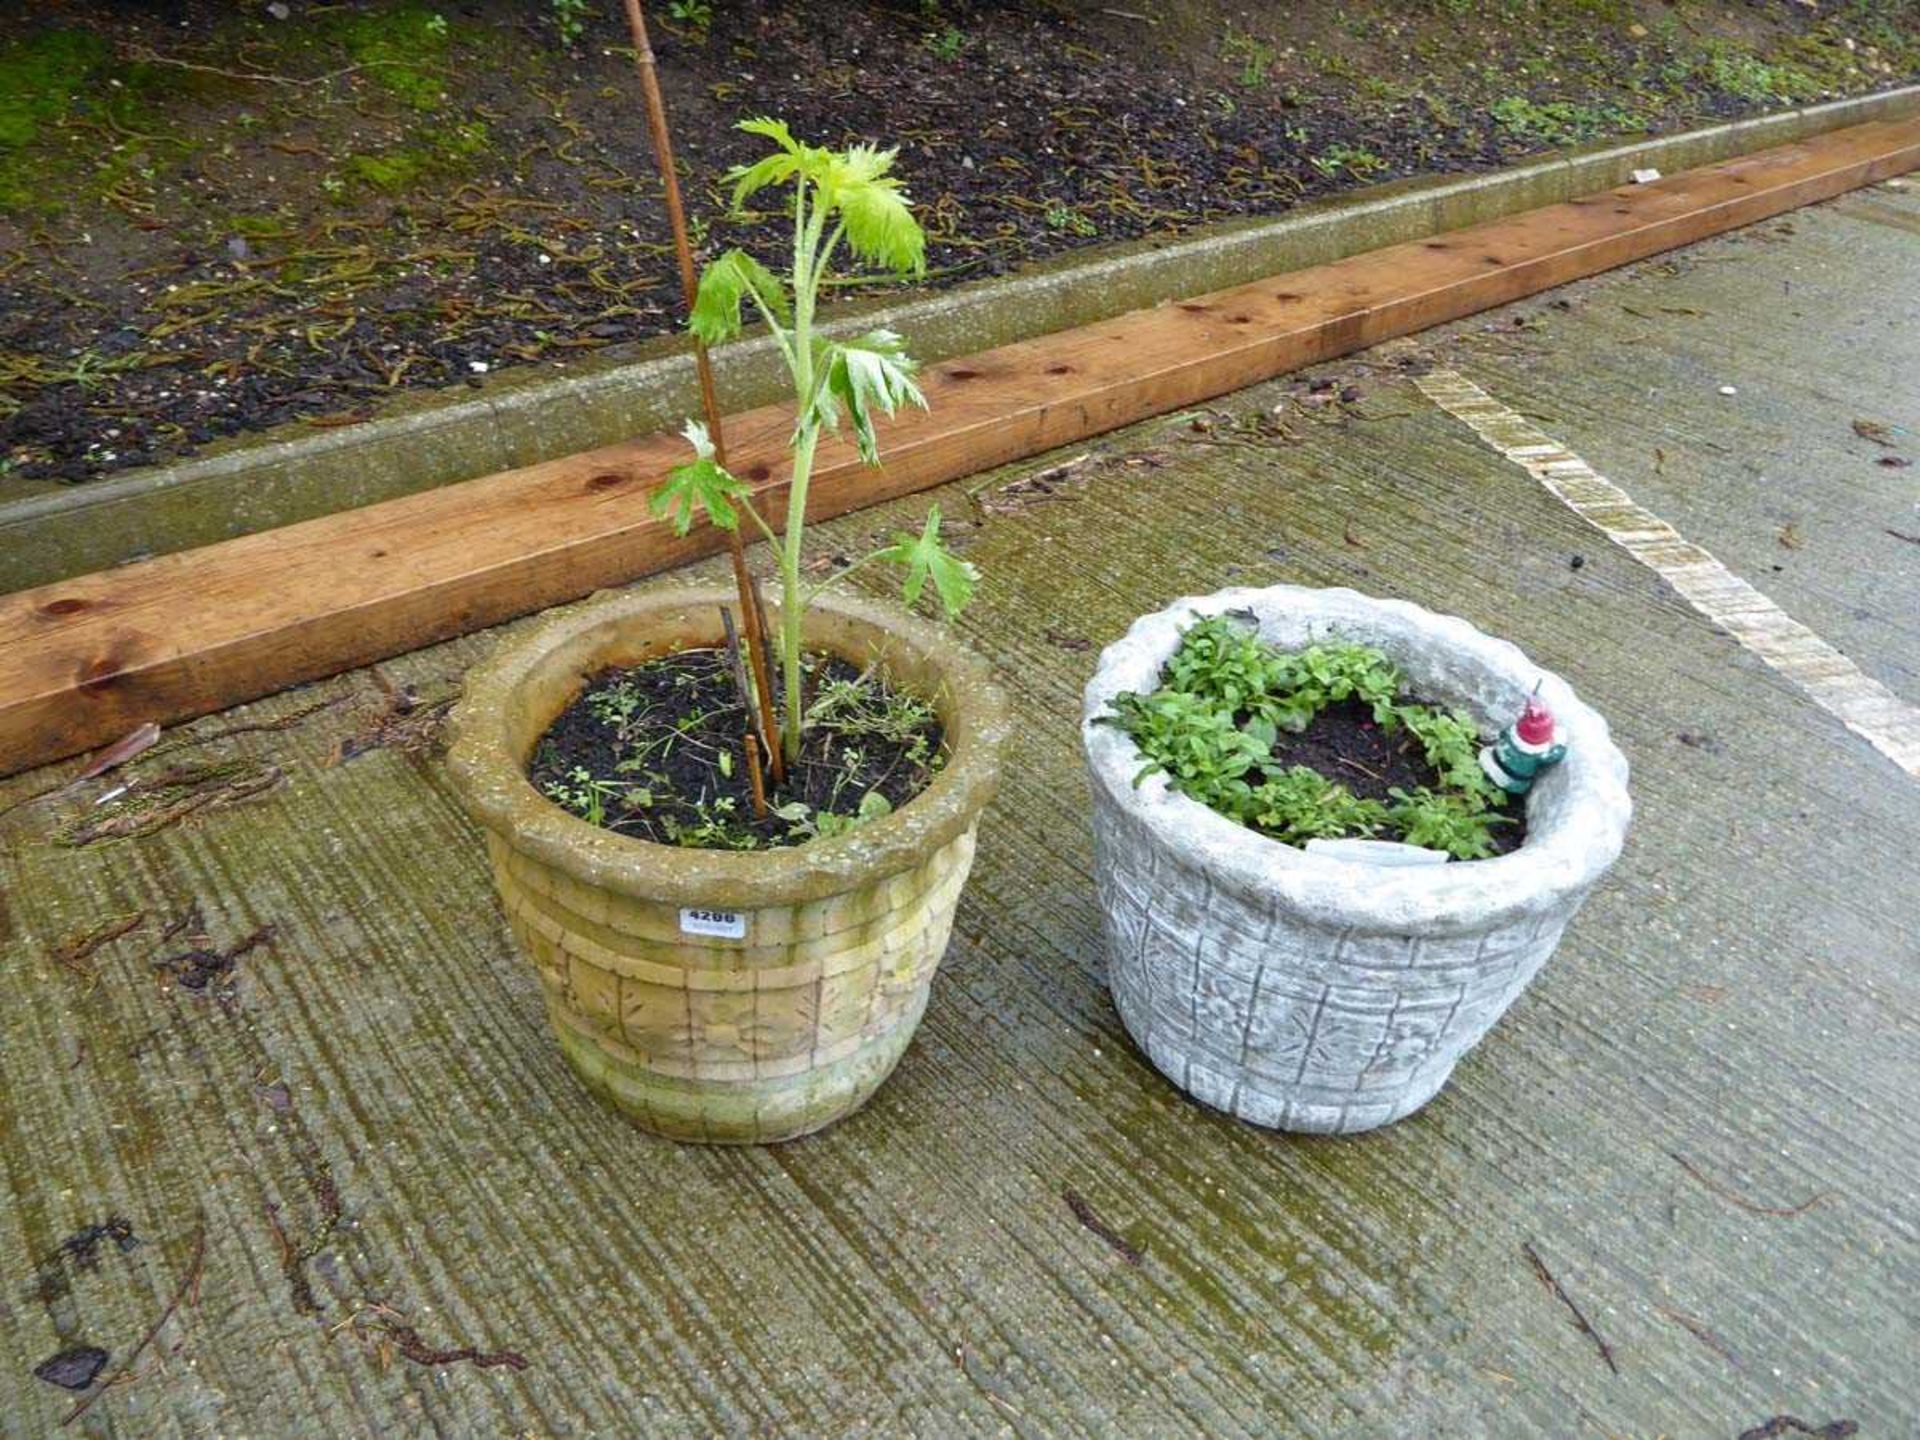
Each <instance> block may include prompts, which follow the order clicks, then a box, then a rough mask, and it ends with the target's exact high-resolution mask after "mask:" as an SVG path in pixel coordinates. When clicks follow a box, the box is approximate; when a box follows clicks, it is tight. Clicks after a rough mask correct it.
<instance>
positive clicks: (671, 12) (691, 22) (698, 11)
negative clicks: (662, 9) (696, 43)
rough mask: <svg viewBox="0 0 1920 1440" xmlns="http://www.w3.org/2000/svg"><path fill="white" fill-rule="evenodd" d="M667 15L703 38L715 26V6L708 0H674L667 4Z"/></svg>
mask: <svg viewBox="0 0 1920 1440" xmlns="http://www.w3.org/2000/svg"><path fill="white" fill-rule="evenodd" d="M667 15H668V18H670V19H671V20H673V21H674V22H675V23H676V24H679V25H684V26H686V27H687V28H688V29H689V30H691V31H693V32H694V34H695V35H696V36H697V37H700V38H703V39H704V38H705V36H706V33H707V31H708V30H709V29H711V28H712V26H713V6H712V5H711V4H710V3H708V0H673V3H672V4H670V5H668V6H667Z"/></svg>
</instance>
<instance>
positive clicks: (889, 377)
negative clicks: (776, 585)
mask: <svg viewBox="0 0 1920 1440" xmlns="http://www.w3.org/2000/svg"><path fill="white" fill-rule="evenodd" d="M739 128H740V129H742V130H744V131H746V132H747V133H748V134H750V135H757V136H759V137H761V138H762V139H765V140H767V141H769V142H771V145H772V152H771V153H770V154H768V155H766V156H764V157H763V158H762V159H760V160H757V161H755V162H754V163H753V164H751V165H741V166H736V167H735V168H734V169H733V170H731V171H729V172H728V174H727V177H726V178H727V179H728V181H729V182H731V184H732V185H733V207H734V209H735V211H736V212H737V211H738V210H739V209H740V207H741V206H742V205H743V204H744V203H745V202H746V201H747V200H749V199H751V198H752V197H753V196H755V195H757V194H759V193H760V192H761V191H763V190H766V189H768V188H769V187H775V186H784V187H786V188H788V190H789V191H790V195H789V198H788V209H789V213H790V214H791V216H792V235H793V244H792V252H791V255H790V256H788V257H786V261H785V263H786V267H787V268H786V270H785V272H784V273H782V274H775V273H774V272H773V271H772V270H770V269H769V268H768V267H767V266H766V265H764V264H762V263H761V262H760V261H759V260H757V259H756V258H754V257H753V256H752V255H750V254H748V253H747V252H746V251H745V250H740V249H733V250H728V251H727V252H725V253H724V254H722V255H720V256H718V257H716V258H715V259H714V260H712V261H711V262H709V263H708V265H707V266H706V268H705V269H704V270H703V271H702V273H701V276H700V284H699V289H698V291H697V292H696V296H695V300H694V306H693V315H692V318H691V320H690V322H689V324H690V326H691V328H692V330H693V332H694V333H695V334H696V335H698V336H699V337H700V338H701V339H702V340H703V341H705V342H706V343H708V344H710V345H714V344H720V343H722V342H724V341H727V340H731V339H733V338H734V337H735V336H737V335H739V334H740V332H741V329H742V327H743V325H744V317H745V314H746V313H748V312H751V313H752V314H753V315H755V316H757V317H758V318H759V320H760V321H761V322H762V323H763V324H764V325H765V326H766V327H767V330H768V332H769V333H770V334H771V335H772V336H773V339H774V343H775V344H776V345H777V346H778V347H779V351H780V355H781V357H782V358H783V359H784V360H785V361H786V365H787V371H788V373H789V375H790V377H791V379H792V382H793V394H794V400H795V405H796V417H795V423H794V430H793V435H792V438H791V441H790V442H789V448H790V453H791V456H792V476H791V479H790V481H789V483H788V492H787V518H786V524H785V525H784V526H783V527H782V528H781V529H779V530H777V531H776V530H775V529H774V528H773V527H772V526H771V525H769V524H768V523H767V522H766V520H764V519H763V518H762V517H761V516H760V514H759V512H758V511H757V510H755V509H754V508H753V507H752V506H751V505H743V504H742V503H741V502H743V501H744V500H746V498H747V497H748V495H749V494H750V491H749V488H748V486H747V485H745V484H744V483H743V482H741V481H740V480H739V479H737V478H736V477H735V476H733V475H732V474H730V473H729V472H728V471H727V470H726V469H725V467H723V466H722V465H721V464H720V463H719V460H718V458H717V456H716V455H715V452H714V447H713V443H712V440H711V437H709V435H708V434H707V430H706V427H705V426H704V425H702V424H700V423H699V422H698V421H694V420H689V421H688V422H687V424H686V429H685V432H684V433H685V434H686V437H687V441H688V443H689V444H690V445H691V446H692V448H693V452H694V453H693V459H692V460H690V461H688V462H687V463H686V464H684V465H681V466H679V467H678V468H677V469H675V470H674V471H672V473H671V474H669V476H668V477H667V480H666V482H665V483H664V484H662V485H661V487H660V488H659V489H658V490H656V491H655V492H654V495H653V498H652V506H653V511H654V513H655V514H657V515H664V516H667V517H670V518H671V520H672V522H673V525H674V528H675V529H676V530H678V531H679V533H681V534H683V535H684V534H686V533H687V531H688V530H689V529H690V528H691V527H692V525H693V522H694V521H695V519H697V518H698V517H700V516H702V515H704V516H705V517H706V518H707V519H708V520H710V521H711V522H712V523H713V524H715V525H718V526H720V527H721V528H723V529H728V530H731V529H734V528H735V527H737V526H738V525H739V523H740V516H741V513H742V511H743V510H744V512H745V513H746V514H747V515H748V516H750V517H751V518H752V520H753V522H754V523H755V524H756V525H758V526H759V528H760V529H761V531H762V532H763V533H764V535H765V536H766V539H767V543H768V544H769V545H770V546H771V547H772V548H773V551H774V555H775V558H776V561H777V565H778V569H779V576H780V634H779V636H778V643H777V649H778V652H779V663H780V671H781V681H782V684H783V687H784V691H785V702H786V703H785V706H784V709H783V713H782V715H781V746H782V748H783V750H784V751H785V753H786V757H787V760H788V762H789V763H790V764H791V763H794V762H797V761H798V760H799V757H800V735H801V730H802V728H803V726H804V724H805V720H806V709H805V707H804V705H803V704H802V700H801V690H802V679H803V674H804V671H803V664H802V662H803V656H802V653H801V635H802V633H803V632H802V625H803V622H804V620H805V616H806V610H807V606H808V604H809V603H811V601H812V600H813V599H814V598H815V597H816V596H817V595H818V594H819V593H820V592H821V591H822V590H824V589H826V588H827V587H828V586H830V585H832V584H834V583H836V582H837V581H839V580H842V579H844V578H845V577H846V576H847V575H849V574H851V573H852V572H853V571H854V570H856V569H859V568H861V567H863V566H865V565H869V564H873V563H883V562H884V563H891V564H896V565H899V566H900V567H902V569H903V570H904V572H905V574H904V577H903V581H902V587H901V588H902V594H903V597H904V598H905V600H906V602H907V604H909V605H912V604H914V603H916V602H917V601H918V600H919V599H920V597H921V595H922V593H923V592H924V591H925V590H926V589H928V588H929V586H931V589H932V591H933V594H934V595H935V596H936V597H937V598H938V600H939V603H940V608H941V609H942V610H943V611H944V612H945V613H946V615H947V616H948V617H949V618H951V617H952V616H954V615H956V614H958V613H959V611H960V610H961V609H962V608H963V607H964V606H965V605H966V603H967V601H968V600H969V599H970V598H971V597H972V595H973V589H974V584H975V582H976V581H977V580H978V578H979V573H978V571H976V570H975V569H974V567H973V566H972V565H971V564H969V563H968V562H967V561H965V560H962V559H960V558H959V557H958V556H956V555H954V554H953V553H952V552H951V551H949V550H948V549H947V548H946V545H945V543H944V542H943V540H942V538H941V530H940V511H939V508H938V507H937V506H936V507H935V508H934V509H933V510H932V511H931V512H930V513H929V514H928V516H927V522H926V525H925V527H924V529H923V530H922V531H921V533H920V534H918V535H909V534H904V533H903V534H900V535H897V536H895V537H894V542H893V543H892V544H890V545H887V546H883V547H881V548H880V549H877V550H875V551H874V552H873V553H872V554H869V555H867V556H865V557H864V558H862V559H859V560H856V561H854V562H853V563H852V564H850V565H848V566H846V567H845V568H843V569H842V570H840V571H839V572H838V573H836V574H834V575H832V576H829V577H828V578H827V579H825V580H824V581H822V582H820V583H819V584H817V585H812V586H809V585H808V584H806V583H805V582H804V580H803V578H802V577H803V574H804V571H803V568H802V564H801V557H802V553H803V546H804V543H805V539H806V524H807V498H808V486H809V484H810V482H811V480H812V478H813V466H814V456H815V454H816V452H817V450H818V448H819V444H820V438H821V436H822V435H824V434H827V433H828V432H836V431H840V430H842V428H843V427H844V429H845V430H846V431H848V432H850V434H851V437H852V440H853V443H854V445H855V447H856V448H857V449H858V450H859V453H860V457H861V459H863V460H864V461H866V463H867V464H869V465H878V464H879V463H880V448H879V438H878V435H877V433H876V429H875V425H876V421H877V420H878V417H879V416H881V415H888V416H891V415H893V414H895V413H897V412H898V411H899V410H900V409H901V408H902V407H903V406H908V405H918V406H920V407H921V408H922V409H925V408H926V403H927V401H926V397H925V396H924V395H922V394H921V392H920V387H919V386H918V385H917V384H915V382H914V373H915V370H916V368H917V367H916V366H915V364H914V362H913V360H912V359H910V358H909V357H908V355H907V353H906V349H905V345H904V342H903V341H902V340H901V338H900V337H899V336H898V335H896V334H894V333H893V332H892V331H891V330H872V331H869V332H868V333H867V334H865V335H863V336H860V337H858V338H857V339H848V340H834V339H829V338H827V337H825V336H823V335H821V334H820V332H819V328H818V321H817V307H818V302H819V297H820V291H821V288H822V286H823V285H826V284H828V283H830V279H831V272H832V268H833V262H834V258H835V256H836V254H837V253H838V252H840V251H841V250H842V248H843V247H844V249H845V250H846V251H847V252H849V253H850V254H852V255H853V256H854V257H855V258H856V259H857V260H859V261H861V262H863V263H865V264H868V265H874V266H879V267H882V268H884V269H887V270H891V271H893V272H895V273H896V274H901V275H918V274H921V273H923V272H924V271H925V268H926V237H925V235H924V234H923V233H922V231H921V229H920V225H919V223H918V222H917V221H916V220H915V219H914V218H913V212H912V210H911V209H909V208H908V204H907V197H906V195H905V193H904V192H903V191H902V190H901V187H900V181H899V179H898V177H896V176H895V175H894V173H893V162H894V155H895V153H896V152H895V151H893V150H882V149H879V148H877V147H874V146H870V145H854V146H851V147H849V148H847V149H844V150H831V149H827V148H824V147H821V146H817V145H808V144H805V143H803V142H801V141H799V140H796V139H795V138H794V137H793V134H792V132H791V131H790V130H789V129H788V128H787V126H786V125H785V124H784V123H783V122H781V121H779V120H772V119H764V118H762V119H754V120H745V121H742V122H741V123H740V127H739Z"/></svg>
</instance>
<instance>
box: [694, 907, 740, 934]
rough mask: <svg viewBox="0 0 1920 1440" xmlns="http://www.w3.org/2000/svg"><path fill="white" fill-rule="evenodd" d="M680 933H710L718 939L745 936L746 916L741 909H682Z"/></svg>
mask: <svg viewBox="0 0 1920 1440" xmlns="http://www.w3.org/2000/svg"><path fill="white" fill-rule="evenodd" d="M680 933H681V934H682V935H711V936H713V937H714V938H715V939H718V940H744V939H746V938H747V916H746V912H745V911H741V910H682V911H681V912H680Z"/></svg>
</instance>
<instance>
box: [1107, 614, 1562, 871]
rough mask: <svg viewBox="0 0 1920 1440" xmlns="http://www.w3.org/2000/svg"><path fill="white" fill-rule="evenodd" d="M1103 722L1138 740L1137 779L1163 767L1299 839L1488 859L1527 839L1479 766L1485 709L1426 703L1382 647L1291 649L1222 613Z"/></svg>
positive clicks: (1232, 815)
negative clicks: (1478, 715) (1144, 691)
mask: <svg viewBox="0 0 1920 1440" xmlns="http://www.w3.org/2000/svg"><path fill="white" fill-rule="evenodd" d="M1105 718H1106V719H1107V721H1108V723H1111V724H1116V725H1119V726H1120V727H1121V728H1122V729H1124V730H1125V731H1126V732H1127V734H1128V735H1129V736H1131V737H1132V738H1133V741H1134V743H1135V744H1136V745H1138V746H1139V747H1140V753H1141V756H1142V757H1143V760H1144V762H1145V763H1144V764H1143V765H1142V766H1141V768H1140V773H1139V775H1138V777H1137V780H1144V779H1145V778H1146V777H1147V776H1149V775H1152V774H1156V773H1164V774H1165V775H1166V776H1167V779H1168V783H1170V784H1171V785H1172V786H1173V788H1174V789H1176V790H1178V791H1180V792H1181V793H1182V794H1183V795H1186V796H1188V797H1190V798H1192V799H1194V800H1198V801H1199V802H1200V803H1201V804H1203V805H1206V806H1208V807H1209V808H1211V809H1213V810H1215V811H1217V812H1218V813H1219V814H1221V815H1224V816H1226V817H1227V818H1228V819H1230V820H1236V821H1238V822H1239V823H1241V824H1242V825H1246V826H1247V827H1249V828H1250V829H1253V830H1257V831H1259V832H1260V833H1261V834H1263V835H1268V836H1271V837H1272V838H1273V839H1275V840H1279V841H1282V842H1284V843H1286V844H1289V845H1304V844H1306V842H1307V841H1309V840H1313V839H1329V840H1331V839H1342V838H1355V839H1382V840H1403V841H1405V842H1406V843H1408V844H1410V845H1424V846H1428V847H1430V848H1432V849H1435V850H1445V851H1446V852H1447V853H1449V854H1450V855H1452V856H1453V857H1454V858H1455V859H1459V860H1479V859H1485V858H1488V857H1490V856H1494V855H1502V854H1505V853H1507V852H1508V851H1510V850H1514V849H1517V848H1519V846H1520V845H1521V843H1522V842H1523V841H1524V840H1525V839H1526V817H1525V814H1524V813H1514V814H1506V813H1503V812H1504V810H1505V807H1506V803H1507V796H1506V794H1505V792H1503V791H1501V790H1500V789H1498V788H1497V787H1496V786H1494V785H1492V784H1490V783H1489V782H1488V780H1487V778H1486V776H1485V775H1484V774H1482V773H1481V770H1480V763H1479V751H1480V746H1481V743H1482V741H1481V738H1480V733H1479V729H1478V726H1477V725H1476V723H1475V721H1474V718H1473V716H1472V715H1470V714H1468V713H1467V712H1466V711H1465V710H1460V709H1448V708H1445V707H1442V706H1440V705H1436V704H1434V703H1432V702H1430V701H1426V700H1421V699H1417V698H1414V697H1413V696H1412V695H1411V694H1410V693H1409V688H1408V682H1407V677H1406V676H1405V675H1404V674H1403V673H1402V672H1401V671H1400V670H1399V668H1398V667H1397V666H1395V665H1394V664H1393V663H1392V662H1391V661H1390V660H1388V659H1387V657H1386V656H1385V655H1384V654H1383V653H1381V652H1380V651H1379V650H1376V649H1373V648H1371V647H1370V646H1365V645H1350V644H1338V645H1315V646H1310V647H1309V648H1307V649H1305V650H1301V651H1297V652H1290V651H1283V650H1279V649H1276V648H1275V647H1274V646H1272V645H1269V644H1267V643H1266V642H1264V641H1263V640H1261V639H1260V637H1259V636H1258V635H1256V634H1254V633H1253V632H1252V631H1251V630H1249V629H1247V628H1246V627H1245V626H1244V625H1242V624H1240V623H1238V622H1237V621H1236V620H1234V619H1232V618H1230V617H1227V616H1216V617H1214V618H1212V619H1208V620H1202V621H1201V622H1200V623H1199V624H1197V625H1195V626H1194V627H1193V628H1192V629H1191V630H1189V631H1187V633H1186V635H1185V636H1184V637H1182V639H1181V643H1180V649H1179V650H1178V651H1177V652H1175V654H1174V656H1173V658H1172V659H1171V660H1169V661H1168V662H1167V665H1166V668H1165V669H1164V670H1163V671H1162V672H1161V676H1160V688H1159V689H1158V690H1155V691H1154V692H1153V693H1152V694H1150V695H1140V694H1126V695H1120V696H1117V697H1115V699H1114V704H1113V713H1112V714H1111V715H1110V716H1107V717H1105Z"/></svg>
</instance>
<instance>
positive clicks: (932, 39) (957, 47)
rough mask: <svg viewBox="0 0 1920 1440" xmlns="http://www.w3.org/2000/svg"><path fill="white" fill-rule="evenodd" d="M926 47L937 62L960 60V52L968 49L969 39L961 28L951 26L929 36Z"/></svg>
mask: <svg viewBox="0 0 1920 1440" xmlns="http://www.w3.org/2000/svg"><path fill="white" fill-rule="evenodd" d="M926 45H927V52H928V53H929V54H930V55H932V56H933V58H934V59H936V60H948V61H952V60H958V59H959V58H960V52H961V51H962V50H964V49H966V48H967V37H966V34H965V32H964V31H962V30H961V29H960V27H959V26H957V25H949V26H947V27H946V28H945V29H943V30H940V31H937V32H935V33H934V34H932V35H929V36H927V40H926Z"/></svg>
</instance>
